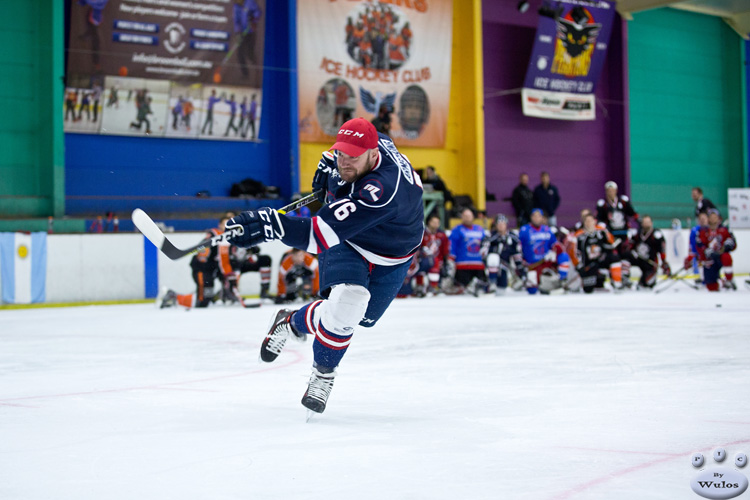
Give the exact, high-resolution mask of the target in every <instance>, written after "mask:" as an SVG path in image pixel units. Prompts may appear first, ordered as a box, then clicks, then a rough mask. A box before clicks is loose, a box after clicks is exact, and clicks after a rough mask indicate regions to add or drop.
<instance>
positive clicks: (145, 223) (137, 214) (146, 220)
mask: <svg viewBox="0 0 750 500" xmlns="http://www.w3.org/2000/svg"><path fill="white" fill-rule="evenodd" d="M130 218H131V220H132V221H133V224H135V227H137V228H138V230H139V231H140V232H141V233H143V236H145V237H146V238H148V240H149V241H150V242H151V243H153V244H154V246H156V248H158V249H160V250H161V247H162V245H163V244H164V240H165V239H166V238H165V237H164V233H162V232H161V229H159V226H157V225H156V223H155V222H154V221H153V220H151V217H149V216H148V214H147V213H146V212H144V211H143V210H141V209H140V208H136V209H135V210H133V213H132V215H131V216H130Z"/></svg>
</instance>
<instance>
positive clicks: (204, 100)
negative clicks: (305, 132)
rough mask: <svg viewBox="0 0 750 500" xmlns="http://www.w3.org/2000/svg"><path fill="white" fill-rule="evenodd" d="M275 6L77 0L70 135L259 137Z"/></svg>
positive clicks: (236, 0) (66, 106)
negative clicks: (266, 45) (268, 20)
mask: <svg viewBox="0 0 750 500" xmlns="http://www.w3.org/2000/svg"><path fill="white" fill-rule="evenodd" d="M266 1H267V0H190V1H184V0H75V1H71V2H70V4H71V6H70V38H69V50H68V67H67V78H66V85H67V87H66V89H65V98H64V103H63V114H64V120H65V121H64V130H65V132H81V133H102V134H116V135H136V136H144V137H145V136H151V137H165V136H166V137H186V138H198V139H226V140H251V139H255V138H256V137H257V134H256V130H257V128H258V127H259V119H260V102H261V85H262V80H263V41H264V36H265V17H264V13H265V5H266Z"/></svg>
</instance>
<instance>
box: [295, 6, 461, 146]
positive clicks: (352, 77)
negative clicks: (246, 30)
mask: <svg viewBox="0 0 750 500" xmlns="http://www.w3.org/2000/svg"><path fill="white" fill-rule="evenodd" d="M452 11H453V6H452V0H410V1H404V2H395V1H393V2H392V1H368V0H363V1H354V2H353V1H351V0H298V2H297V20H298V21H297V44H298V45H297V58H298V59H297V61H298V68H299V109H300V112H299V116H300V124H299V128H300V140H301V141H302V142H330V141H331V139H332V138H333V137H334V136H335V135H336V133H337V131H338V129H339V127H340V126H341V124H342V123H343V122H345V121H346V120H348V119H350V118H355V117H358V116H361V117H364V118H367V119H368V120H376V119H377V120H376V126H378V128H379V129H380V130H387V133H388V135H390V136H391V137H392V138H393V139H394V141H395V142H396V144H399V145H408V146H425V147H442V146H443V144H444V143H445V133H446V123H447V119H448V104H449V100H450V84H451V80H450V78H451V53H452V39H453V37H452V32H453V16H452Z"/></svg>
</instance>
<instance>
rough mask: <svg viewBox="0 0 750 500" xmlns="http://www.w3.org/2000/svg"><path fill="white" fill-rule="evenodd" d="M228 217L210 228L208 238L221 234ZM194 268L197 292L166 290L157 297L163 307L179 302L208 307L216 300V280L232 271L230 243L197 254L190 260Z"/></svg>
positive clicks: (187, 306) (191, 305)
mask: <svg viewBox="0 0 750 500" xmlns="http://www.w3.org/2000/svg"><path fill="white" fill-rule="evenodd" d="M227 220H229V219H228V218H226V217H225V218H223V219H221V221H220V222H219V227H217V228H215V229H209V230H208V232H206V236H205V237H206V238H210V237H212V236H216V235H219V234H221V233H223V232H224V228H225V225H226V223H227ZM190 268H191V269H192V270H193V281H195V285H196V292H195V293H189V294H184V295H183V294H177V293H176V292H175V291H174V290H166V291H165V293H163V294H161V295H160V296H159V297H157V298H156V303H157V304H158V305H159V307H160V308H161V309H164V308H165V307H172V306H175V305H177V304H179V305H181V306H184V307H186V308H188V309H190V308H191V307H208V305H209V304H211V303H212V302H214V281H216V278H218V277H219V276H228V275H229V274H231V272H232V266H231V265H230V263H229V244H228V243H226V244H221V245H218V246H215V247H208V248H205V249H203V250H201V251H200V252H198V253H197V254H195V255H194V256H193V258H192V260H191V261H190Z"/></svg>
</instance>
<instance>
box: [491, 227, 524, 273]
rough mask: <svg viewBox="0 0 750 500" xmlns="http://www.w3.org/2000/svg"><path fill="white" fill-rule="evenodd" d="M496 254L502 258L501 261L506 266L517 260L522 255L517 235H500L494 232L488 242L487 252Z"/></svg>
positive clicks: (509, 233)
mask: <svg viewBox="0 0 750 500" xmlns="http://www.w3.org/2000/svg"><path fill="white" fill-rule="evenodd" d="M486 253H496V254H498V255H499V256H500V261H501V262H502V263H503V264H505V265H506V266H507V265H508V263H510V261H511V260H516V257H517V256H518V257H519V258H520V254H521V241H520V240H519V239H518V236H517V235H516V234H515V233H512V232H508V233H506V234H500V233H498V232H497V231H492V234H490V237H489V239H488V240H487V252H486Z"/></svg>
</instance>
